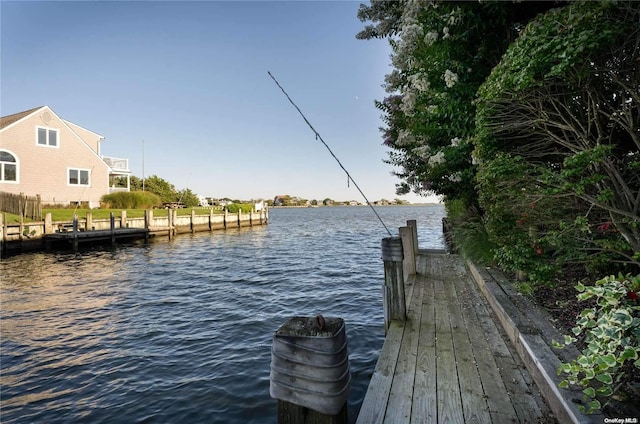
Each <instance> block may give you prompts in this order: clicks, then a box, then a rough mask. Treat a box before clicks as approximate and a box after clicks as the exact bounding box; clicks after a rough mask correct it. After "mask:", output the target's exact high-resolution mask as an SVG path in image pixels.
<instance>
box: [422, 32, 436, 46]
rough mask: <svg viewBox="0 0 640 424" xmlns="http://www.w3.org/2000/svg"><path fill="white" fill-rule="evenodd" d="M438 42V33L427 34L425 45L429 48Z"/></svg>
mask: <svg viewBox="0 0 640 424" xmlns="http://www.w3.org/2000/svg"><path fill="white" fill-rule="evenodd" d="M436 41H438V33H437V32H436V31H430V32H427V35H425V36H424V43H425V44H426V45H427V46H430V45H432V44H433V43H435V42H436Z"/></svg>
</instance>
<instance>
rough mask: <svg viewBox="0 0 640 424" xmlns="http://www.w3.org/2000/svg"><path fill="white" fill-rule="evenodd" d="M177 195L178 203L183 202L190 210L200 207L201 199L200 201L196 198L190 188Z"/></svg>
mask: <svg viewBox="0 0 640 424" xmlns="http://www.w3.org/2000/svg"><path fill="white" fill-rule="evenodd" d="M177 194H178V201H179V202H182V203H183V204H184V205H185V206H186V207H188V208H193V207H196V206H199V205H200V199H198V196H196V195H195V194H194V193H193V192H192V191H191V189H189V188H185V189H183V190H180V191H179V192H178V193H177Z"/></svg>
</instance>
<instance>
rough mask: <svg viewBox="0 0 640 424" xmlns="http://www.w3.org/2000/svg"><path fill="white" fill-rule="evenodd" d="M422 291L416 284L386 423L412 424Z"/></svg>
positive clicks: (408, 312) (420, 285)
mask: <svg viewBox="0 0 640 424" xmlns="http://www.w3.org/2000/svg"><path fill="white" fill-rule="evenodd" d="M422 289H423V285H422V284H414V289H413V298H412V299H411V303H410V304H409V309H408V311H407V322H406V324H405V330H404V336H403V337H402V345H401V347H400V352H399V354H398V364H397V365H396V369H395V373H394V377H393V384H392V385H391V392H390V394H389V404H388V405H389V406H388V407H387V411H386V413H385V420H384V422H385V423H390V424H392V423H398V424H404V423H407V422H409V420H410V417H411V405H412V400H413V387H414V379H415V375H416V358H417V356H418V341H419V339H420V317H421V315H422Z"/></svg>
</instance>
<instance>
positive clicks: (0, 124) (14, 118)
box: [0, 106, 44, 130]
mask: <svg viewBox="0 0 640 424" xmlns="http://www.w3.org/2000/svg"><path fill="white" fill-rule="evenodd" d="M43 107H44V106H38V107H34V108H33V109H29V110H25V111H24V112H18V113H14V114H13V115H7V116H3V117H1V118H0V130H1V129H3V128H5V127H8V126H9V125H11V124H13V123H14V122H18V121H19V120H21V119H22V118H26V117H27V116H29V115H31V114H32V113H33V112H35V111H36V110H39V109H42V108H43Z"/></svg>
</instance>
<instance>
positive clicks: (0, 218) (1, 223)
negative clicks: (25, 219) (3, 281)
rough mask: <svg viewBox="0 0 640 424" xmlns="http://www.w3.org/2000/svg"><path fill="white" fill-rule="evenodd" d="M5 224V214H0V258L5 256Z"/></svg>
mask: <svg viewBox="0 0 640 424" xmlns="http://www.w3.org/2000/svg"><path fill="white" fill-rule="evenodd" d="M6 222H7V214H6V213H5V212H2V213H0V232H1V233H2V234H1V237H0V245H1V246H0V256H4V255H5V253H6V252H5V248H6V247H7V239H6V236H7V229H6V227H5V223H6Z"/></svg>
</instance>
